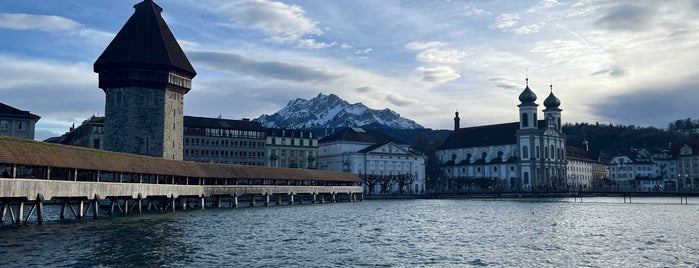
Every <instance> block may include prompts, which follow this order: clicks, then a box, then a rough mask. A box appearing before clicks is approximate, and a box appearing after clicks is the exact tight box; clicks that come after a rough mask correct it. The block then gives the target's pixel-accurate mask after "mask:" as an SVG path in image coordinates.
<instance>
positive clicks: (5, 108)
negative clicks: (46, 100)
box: [0, 103, 41, 120]
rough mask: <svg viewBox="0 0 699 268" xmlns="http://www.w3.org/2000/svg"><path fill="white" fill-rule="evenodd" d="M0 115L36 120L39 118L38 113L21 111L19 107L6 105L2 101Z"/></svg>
mask: <svg viewBox="0 0 699 268" xmlns="http://www.w3.org/2000/svg"><path fill="white" fill-rule="evenodd" d="M0 116H6V117H15V118H27V119H36V120H39V118H41V117H40V116H38V115H35V114H32V113H30V112H28V111H22V110H20V109H17V108H15V107H12V106H9V105H6V104H4V103H0Z"/></svg>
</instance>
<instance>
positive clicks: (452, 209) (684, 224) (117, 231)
mask: <svg viewBox="0 0 699 268" xmlns="http://www.w3.org/2000/svg"><path fill="white" fill-rule="evenodd" d="M688 201H689V204H680V200H679V198H634V199H633V203H631V204H629V203H623V199H622V198H621V197H615V198H602V197H597V198H587V199H585V200H583V202H582V203H581V202H579V200H578V202H574V200H573V199H548V200H526V199H514V200H474V199H457V200H368V201H364V202H356V203H336V204H316V205H311V204H305V205H293V206H271V207H254V208H237V209H230V208H227V209H206V210H187V211H181V212H175V213H171V212H167V213H149V214H144V215H138V216H135V215H132V216H113V217H102V218H100V219H98V220H93V219H86V220H80V221H77V220H65V221H58V220H55V219H52V220H51V219H50V220H48V222H47V223H44V224H43V225H37V224H29V225H26V226H13V225H8V224H7V223H6V224H5V225H3V226H0V267H144V266H146V267H203V266H207V267H220V266H228V267H243V266H245V267H288V266H292V267H294V266H297V267H352V266H360V267H364V266H370V267H469V266H473V267H572V266H575V267H682V266H685V267H697V266H699V241H698V240H697V238H699V236H698V235H697V234H698V233H699V225H698V224H699V198H689V200H688ZM48 214H50V212H47V216H49V215H48Z"/></svg>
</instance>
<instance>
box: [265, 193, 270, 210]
mask: <svg viewBox="0 0 699 268" xmlns="http://www.w3.org/2000/svg"><path fill="white" fill-rule="evenodd" d="M267 206H269V193H265V207H267Z"/></svg>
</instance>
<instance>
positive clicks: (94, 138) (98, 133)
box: [59, 116, 104, 150]
mask: <svg viewBox="0 0 699 268" xmlns="http://www.w3.org/2000/svg"><path fill="white" fill-rule="evenodd" d="M103 140H104V117H103V116H92V117H90V119H87V120H85V121H83V123H82V124H80V125H79V126H78V127H71V128H70V131H68V133H66V134H63V136H61V137H60V140H59V142H60V143H61V144H67V145H73V146H80V147H86V148H93V149H100V150H101V149H103V147H102V145H103V142H102V141H103Z"/></svg>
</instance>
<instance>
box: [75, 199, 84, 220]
mask: <svg viewBox="0 0 699 268" xmlns="http://www.w3.org/2000/svg"><path fill="white" fill-rule="evenodd" d="M78 209H79V211H78V217H77V218H78V219H83V218H85V201H83V200H80V203H79V205H78Z"/></svg>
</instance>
